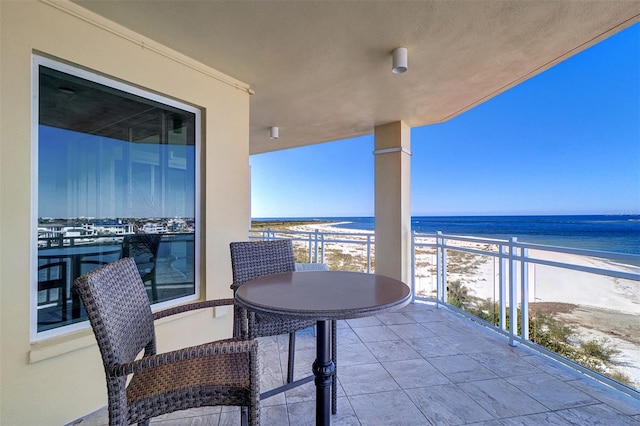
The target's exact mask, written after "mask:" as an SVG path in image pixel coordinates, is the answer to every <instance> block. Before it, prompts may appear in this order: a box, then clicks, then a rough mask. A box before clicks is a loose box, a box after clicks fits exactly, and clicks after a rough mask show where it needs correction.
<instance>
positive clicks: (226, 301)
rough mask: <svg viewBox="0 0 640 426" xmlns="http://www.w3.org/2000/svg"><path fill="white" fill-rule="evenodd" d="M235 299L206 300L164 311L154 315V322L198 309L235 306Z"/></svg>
mask: <svg viewBox="0 0 640 426" xmlns="http://www.w3.org/2000/svg"><path fill="white" fill-rule="evenodd" d="M233 302H234V300H233V299H216V300H205V301H204V302H195V303H188V304H186V305H180V306H175V307H173V308H169V309H163V310H161V311H158V312H155V313H154V314H153V319H154V321H155V320H157V319H160V318H164V317H168V316H171V315H176V314H181V313H183V312H188V311H194V310H196V309H204V308H213V307H215V306H227V305H233Z"/></svg>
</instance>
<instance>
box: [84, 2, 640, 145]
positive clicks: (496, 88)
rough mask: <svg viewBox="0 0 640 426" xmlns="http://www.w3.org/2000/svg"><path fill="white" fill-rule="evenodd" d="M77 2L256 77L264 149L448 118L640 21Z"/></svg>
mask: <svg viewBox="0 0 640 426" xmlns="http://www.w3.org/2000/svg"><path fill="white" fill-rule="evenodd" d="M76 3H78V4H80V5H81V6H83V7H85V8H87V9H89V10H91V11H94V12H96V13H98V14H100V15H102V16H104V17H106V18H108V19H111V20H113V21H115V22H117V23H119V24H121V25H123V26H125V27H128V28H130V29H132V30H134V31H136V32H138V33H140V34H142V35H144V36H147V37H149V38H151V39H154V40H156V41H158V42H160V43H162V44H164V45H166V46H168V47H170V48H172V49H174V50H177V51H179V52H181V53H183V54H186V55H187V56H190V57H192V58H194V59H196V60H198V61H200V62H202V63H204V64H206V65H209V66H211V67H212V68H215V69H217V70H219V71H222V72H224V73H226V74H228V75H230V76H232V77H234V78H236V79H238V80H241V81H244V82H245V83H248V84H249V85H250V86H251V88H252V89H253V90H254V91H255V94H254V95H252V96H251V153H252V154H255V153H260V152H267V151H273V150H277V149H283V148H290V147H295V146H301V145H309V144H313V143H319V142H326V141H332V140H337V139H343V138H348V137H354V136H360V135H366V134H371V133H373V130H374V126H377V125H381V124H385V123H389V122H393V121H398V120H403V121H405V122H406V123H407V124H408V125H409V126H412V127H416V126H422V125H426V124H431V123H438V122H442V121H445V120H448V119H450V118H452V117H455V116H456V115H458V114H460V113H462V112H464V111H466V110H468V109H470V108H472V107H474V106H475V105H478V104H480V103H482V102H484V101H486V100H487V99H490V98H491V97H493V96H495V95H497V94H499V93H501V92H503V91H505V90H506V89H508V88H510V87H512V86H514V85H516V84H518V83H520V82H522V81H524V80H526V79H528V78H530V77H532V76H534V75H536V74H538V73H540V72H541V71H544V70H545V69H547V68H549V67H550V66H553V65H554V64H556V63H558V62H560V61H562V60H564V59H566V58H568V57H570V56H572V55H574V54H576V53H578V52H579V51H581V50H583V49H585V48H587V47H589V46H591V45H593V44H594V43H596V42H598V41H600V40H602V39H604V38H606V37H608V36H610V35H612V34H614V33H616V32H618V31H620V30H622V29H624V28H626V27H627V26H629V25H632V24H633V23H635V22H638V20H639V17H640V1H638V0H634V1H618V0H617V1H602V0H598V1H586V0H584V1H583V0H580V1H573V0H571V1H570V0H563V1H521V0H517V1H511V0H504V1H490V0H487V1H427V0H425V1H364V0H355V1H310V0H307V1H305V0H299V1H189V0H182V1H180V0H164V1H131V0H130V1H111V0H91V1H86V0H76ZM400 46H404V47H407V48H408V51H409V70H408V71H407V72H406V73H405V74H399V75H396V74H392V73H391V51H392V50H393V49H394V48H396V47H400ZM270 126H278V127H279V128H280V139H278V140H277V141H273V140H271V139H270V138H269V127H270Z"/></svg>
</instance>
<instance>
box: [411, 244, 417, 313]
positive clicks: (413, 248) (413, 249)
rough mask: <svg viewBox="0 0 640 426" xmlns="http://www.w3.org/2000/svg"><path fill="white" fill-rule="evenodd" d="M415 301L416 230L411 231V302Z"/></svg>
mask: <svg viewBox="0 0 640 426" xmlns="http://www.w3.org/2000/svg"><path fill="white" fill-rule="evenodd" d="M415 302H416V232H415V231H411V303H415Z"/></svg>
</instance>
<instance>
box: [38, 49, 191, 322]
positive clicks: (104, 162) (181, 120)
mask: <svg viewBox="0 0 640 426" xmlns="http://www.w3.org/2000/svg"><path fill="white" fill-rule="evenodd" d="M34 60H35V62H36V64H37V65H38V66H37V67H34V69H35V72H37V74H38V75H37V86H38V118H37V120H38V121H37V135H38V139H37V144H36V145H37V153H38V154H37V161H38V166H37V170H38V180H37V185H38V186H37V200H38V204H37V205H38V223H37V227H38V242H37V245H38V265H37V290H36V292H35V293H36V294H37V300H36V301H34V303H33V305H34V309H35V310H36V311H37V332H38V333H39V332H43V331H46V330H50V329H53V328H58V327H62V326H67V325H70V324H72V323H76V322H80V321H84V320H86V316H85V313H84V311H83V309H82V307H81V306H80V304H79V301H78V298H77V297H76V296H75V295H74V292H73V288H72V283H73V280H75V278H77V277H78V276H80V275H82V274H84V273H87V272H88V271H90V270H92V269H95V268H97V267H99V266H101V265H103V264H105V263H109V262H113V261H115V260H117V259H119V258H121V257H133V258H134V259H135V260H136V262H137V264H138V269H139V271H140V276H141V277H142V280H143V282H144V284H145V287H146V288H147V294H148V295H149V298H150V300H151V302H152V303H160V302H166V301H169V300H174V299H183V298H194V297H196V296H197V288H196V285H195V282H196V271H197V270H198V268H197V256H196V249H195V247H196V224H197V217H196V215H197V214H196V212H197V211H198V209H197V206H196V203H197V197H196V191H197V173H196V172H197V171H196V164H197V158H196V156H197V151H198V145H199V122H200V121H199V120H200V115H199V114H200V112H199V110H197V109H195V108H193V107H191V106H188V105H185V104H182V103H179V102H176V101H174V100H171V99H167V98H163V97H160V96H158V95H155V94H151V93H147V92H144V91H142V90H140V89H137V88H133V87H129V86H127V85H124V84H122V83H118V82H115V81H111V80H109V79H107V78H104V77H101V76H97V75H95V74H91V73H88V72H86V71H83V70H79V69H76V68H72V67H70V66H68V65H63V64H59V63H56V62H54V61H51V60H49V59H46V58H40V57H35V58H34ZM34 286H35V284H34Z"/></svg>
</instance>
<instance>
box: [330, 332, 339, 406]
mask: <svg viewBox="0 0 640 426" xmlns="http://www.w3.org/2000/svg"><path fill="white" fill-rule="evenodd" d="M337 323H338V321H336V320H333V321H331V358H332V359H333V368H334V372H333V385H332V386H331V414H336V413H337V412H338V326H337Z"/></svg>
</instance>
